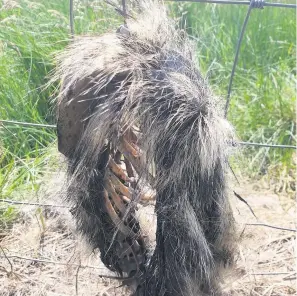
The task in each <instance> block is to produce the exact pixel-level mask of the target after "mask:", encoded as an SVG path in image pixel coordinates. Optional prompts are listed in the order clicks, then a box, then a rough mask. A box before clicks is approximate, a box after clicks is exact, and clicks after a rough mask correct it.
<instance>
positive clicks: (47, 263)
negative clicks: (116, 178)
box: [0, 175, 297, 296]
mask: <svg viewBox="0 0 297 296" xmlns="http://www.w3.org/2000/svg"><path fill="white" fill-rule="evenodd" d="M61 180H63V175H61V176H58V178H57V176H55V179H53V181H51V182H50V183H49V184H46V188H49V189H46V190H44V191H43V194H42V195H43V199H42V201H41V202H42V203H48V204H49V203H50V204H54V205H63V203H62V200H61V198H60V197H61V196H60V195H61V193H60V188H61ZM232 188H233V189H234V190H235V191H236V192H237V193H239V194H240V195H241V196H242V197H244V198H245V200H246V201H247V202H248V203H249V205H250V206H251V207H252V208H253V210H254V212H255V214H256V216H257V219H256V218H255V217H254V216H253V215H252V213H251V212H250V210H249V209H248V207H247V206H246V205H245V204H244V203H243V202H241V201H239V200H238V199H237V198H235V197H234V196H233V195H230V196H231V199H232V204H233V207H234V215H235V218H236V222H237V226H238V234H239V235H240V242H239V252H238V258H237V262H236V267H235V272H234V273H232V274H230V275H229V276H226V279H225V283H223V286H224V289H225V291H226V295H238V296H241V295H251V296H259V295H263V296H264V295H265V296H281V295H297V294H296V250H295V249H296V233H295V232H293V231H289V230H282V229H274V228H270V227H267V226H263V225H251V224H257V223H265V224H270V225H274V226H278V227H284V228H288V229H296V212H295V201H293V200H291V199H289V198H288V197H287V196H285V195H282V196H278V195H276V194H274V193H273V192H272V191H271V190H269V189H266V188H265V186H264V185H263V184H259V183H257V184H255V183H250V182H244V183H242V184H241V185H240V186H233V187H232ZM35 201H36V200H35ZM20 209H21V218H20V219H19V220H18V222H17V223H15V224H14V226H13V228H12V230H11V231H9V233H2V236H0V246H1V249H0V253H1V254H0V295H9V296H20V295H28V296H31V295H32V296H33V295H46V296H53V295H61V296H62V295H87V296H115V295H119V296H121V295H123V296H124V295H129V292H128V291H127V290H126V289H125V288H124V287H121V282H120V281H117V280H115V279H111V278H106V277H105V276H106V275H110V276H111V277H112V276H114V275H113V274H112V273H110V272H109V271H108V270H107V269H106V268H105V267H104V266H103V264H102V263H101V262H100V259H99V256H98V254H94V253H92V252H91V250H90V249H88V247H87V244H85V243H84V242H83V239H81V237H79V235H77V234H76V233H75V231H74V225H73V221H72V219H71V216H70V214H69V212H68V209H67V208H60V207H48V208H46V207H43V208H42V210H41V209H40V208H39V209H38V207H36V206H28V205H22V206H20ZM144 210H145V211H146V213H147V214H146V216H142V222H143V224H144V225H145V224H147V225H151V224H152V222H151V221H152V220H154V219H155V217H154V215H153V212H152V209H151V208H148V207H146V208H145V209H144ZM197 296H199V295H197Z"/></svg>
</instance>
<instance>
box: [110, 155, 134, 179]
mask: <svg viewBox="0 0 297 296" xmlns="http://www.w3.org/2000/svg"><path fill="white" fill-rule="evenodd" d="M108 166H109V167H110V169H111V171H112V172H113V173H114V174H115V175H116V176H117V177H118V178H120V179H122V180H123V181H125V182H131V180H130V179H129V178H128V177H127V176H126V174H125V172H124V171H123V169H122V168H121V167H120V166H119V165H118V164H116V162H115V161H114V160H113V159H112V158H110V159H109V163H108Z"/></svg>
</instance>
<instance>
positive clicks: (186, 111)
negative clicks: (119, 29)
mask: <svg viewBox="0 0 297 296" xmlns="http://www.w3.org/2000/svg"><path fill="white" fill-rule="evenodd" d="M142 11H143V13H140V14H139V15H137V17H136V20H128V30H129V34H116V33H114V34H112V33H111V34H105V35H102V36H100V37H83V38H78V39H76V40H75V41H74V42H73V43H72V44H71V45H70V46H69V47H68V49H67V50H66V51H65V52H63V53H62V54H61V55H60V56H59V59H58V68H57V72H56V77H55V79H59V80H62V81H63V85H62V89H61V93H60V99H59V102H58V107H59V112H60V113H59V118H58V129H59V149H60V151H61V152H62V153H64V154H65V155H66V156H67V157H68V158H69V176H70V177H69V190H68V199H69V200H70V201H71V202H72V203H73V204H74V205H75V208H74V210H73V213H74V215H75V217H76V219H77V225H78V229H79V230H80V231H81V232H82V233H83V234H85V235H86V237H87V238H88V239H89V241H90V243H91V244H92V246H93V247H94V248H99V249H100V251H101V258H102V261H103V262H104V263H105V264H106V265H107V266H108V267H109V268H111V269H113V270H116V271H118V272H121V270H122V269H121V266H118V265H117V262H118V259H119V258H117V257H116V256H117V255H116V253H115V252H113V250H114V248H111V247H110V246H111V245H112V244H116V243H117V242H116V241H114V240H113V239H114V232H115V227H112V226H111V225H112V221H110V217H108V215H106V212H105V205H104V202H103V201H104V197H103V195H104V190H103V189H104V188H103V185H102V184H103V181H104V178H105V177H106V165H107V161H108V156H109V155H110V153H112V151H115V150H116V148H117V147H118V145H119V140H120V137H121V135H122V134H123V132H124V130H125V129H128V128H129V127H131V126H133V125H137V126H138V128H139V130H140V131H141V133H140V135H141V136H140V138H139V140H138V143H139V146H140V147H141V149H142V151H143V161H144V163H146V164H147V165H146V166H145V167H144V169H143V171H142V173H141V174H140V175H139V177H140V178H141V180H142V181H143V182H150V183H152V179H151V178H150V177H151V164H154V182H153V183H152V184H151V185H152V187H153V189H154V190H155V192H156V208H155V211H156V214H157V232H156V248H155V251H154V253H153V256H152V257H151V258H149V259H147V261H146V262H145V264H144V267H143V275H142V277H141V285H140V286H139V288H138V292H137V293H138V294H139V295H153V296H155V295H160V296H165V295H166V296H169V295H170V296H180V295H185V296H197V295H219V294H220V292H219V284H218V283H219V282H218V281H219V269H220V267H221V266H224V265H226V264H227V263H228V262H232V256H233V243H232V240H233V237H232V233H233V232H234V226H233V217H232V212H231V210H230V207H229V201H228V199H227V195H226V164H227V149H228V145H227V140H228V138H230V136H232V129H231V127H230V126H229V124H228V122H227V121H226V120H225V119H224V118H223V116H222V112H221V109H220V107H219V101H218V99H216V98H215V96H214V95H213V94H212V93H211V91H210V89H209V87H208V85H207V83H206V81H205V80H204V79H203V78H202V76H201V74H200V73H199V71H198V70H197V68H196V66H195V63H194V58H193V52H194V51H193V49H192V47H191V45H190V42H189V40H188V39H187V37H186V36H185V34H184V33H183V32H182V31H180V30H179V29H176V26H175V24H174V23H173V21H171V20H169V19H168V18H167V16H166V13H165V9H164V7H163V6H161V5H159V4H156V3H155V2H150V1H145V2H144V4H143V7H142ZM73 102H76V104H81V105H80V111H79V112H78V111H75V110H74V109H75V108H74V109H73V110H72V111H73V112H74V114H76V115H75V116H76V120H77V122H78V123H76V125H75V128H74V130H75V132H73V134H70V135H69V129H70V127H69V126H68V125H67V123H65V120H64V117H65V116H66V115H65V114H67V112H68V111H67V110H68V109H69V110H71V106H72V105H71V104H73ZM82 110H83V112H82ZM69 112H70V111H69ZM75 112H77V113H75ZM67 133H68V136H69V137H68V138H65V137H64V134H67ZM130 226H131V227H136V228H137V229H136V232H137V231H139V225H138V223H137V221H132V222H131V223H130ZM141 247H142V246H141Z"/></svg>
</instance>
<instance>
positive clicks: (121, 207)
mask: <svg viewBox="0 0 297 296" xmlns="http://www.w3.org/2000/svg"><path fill="white" fill-rule="evenodd" d="M104 187H105V189H106V190H107V192H108V193H109V195H110V197H111V198H112V200H113V202H114V203H115V205H116V207H117V208H118V210H119V211H120V212H121V213H122V214H123V215H124V214H125V212H126V205H125V204H124V202H123V200H122V199H121V198H120V196H119V195H118V194H117V193H116V191H115V190H114V188H113V186H112V184H111V181H110V180H106V182H105V184H104Z"/></svg>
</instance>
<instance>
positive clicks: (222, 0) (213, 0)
mask: <svg viewBox="0 0 297 296" xmlns="http://www.w3.org/2000/svg"><path fill="white" fill-rule="evenodd" d="M168 1H174V2H197V3H210V4H235V5H250V4H251V1H232V0H230V1H229V0H168ZM254 2H262V3H263V4H261V5H263V7H279V8H293V9H296V4H290V3H273V2H265V1H263V0H255V1H254Z"/></svg>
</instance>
